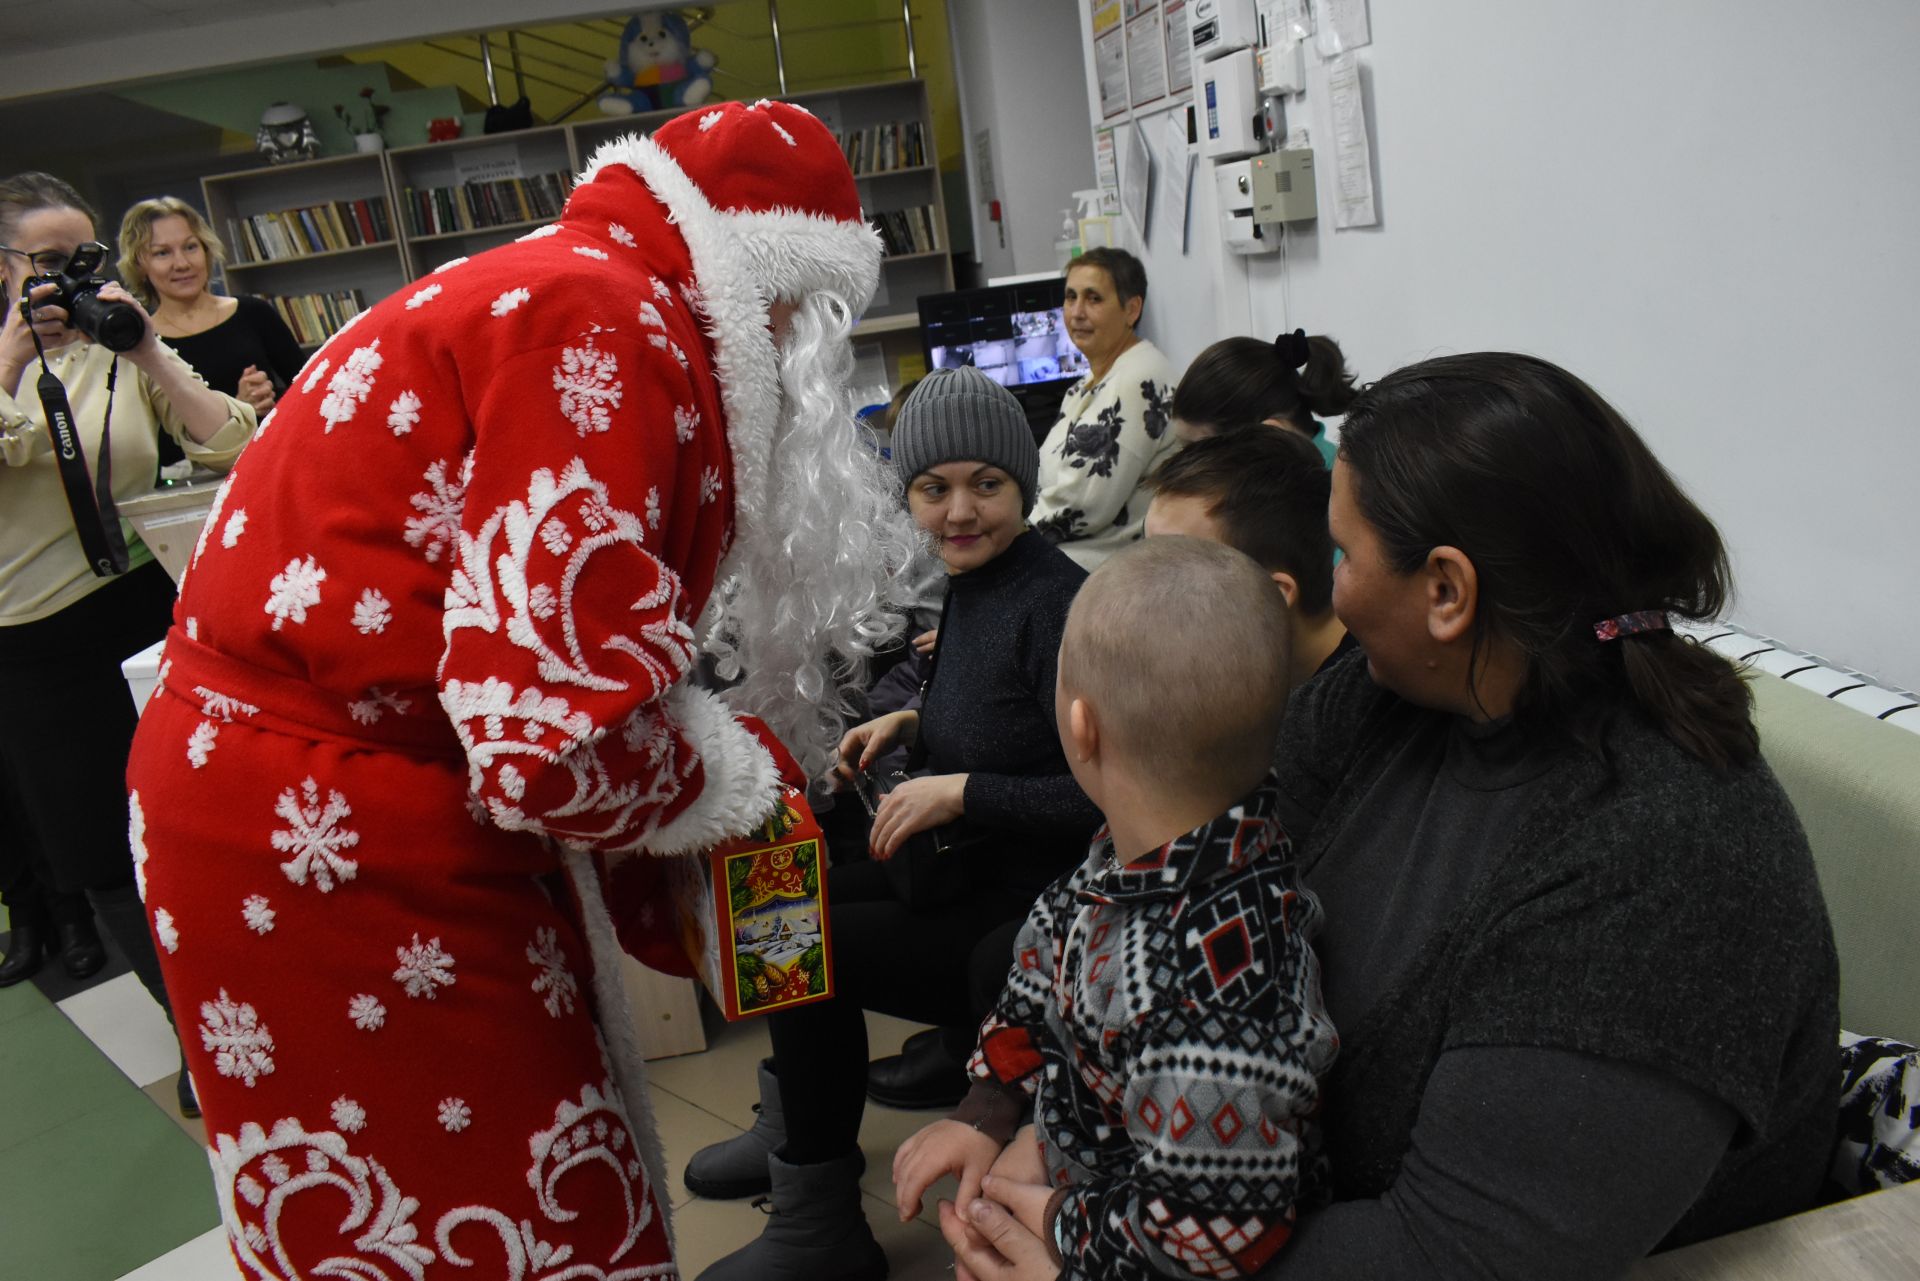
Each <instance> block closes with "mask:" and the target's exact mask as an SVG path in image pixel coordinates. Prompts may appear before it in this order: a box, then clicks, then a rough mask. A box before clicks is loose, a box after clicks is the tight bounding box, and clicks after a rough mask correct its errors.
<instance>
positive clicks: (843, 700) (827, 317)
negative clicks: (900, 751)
mask: <svg viewBox="0 0 1920 1281" xmlns="http://www.w3.org/2000/svg"><path fill="white" fill-rule="evenodd" d="M850 320H851V317H850V315H849V313H848V310H847V308H846V305H845V304H844V303H842V302H841V301H840V300H839V299H838V298H835V297H833V296H831V295H826V294H817V295H814V296H812V297H810V298H808V299H807V300H806V301H805V302H804V303H802V304H801V306H800V307H799V309H798V310H796V311H795V313H794V315H793V320H792V323H791V326H790V328H789V329H788V331H787V335H786V341H785V343H784V345H783V347H782V350H781V353H780V384H781V392H782V401H781V412H780V424H779V426H778V428H777V429H776V431H775V433H774V440H773V451H772V458H771V459H770V460H768V465H767V469H766V475H767V494H766V500H765V506H764V508H763V509H762V510H760V511H758V512H755V513H753V514H752V518H751V519H748V520H741V521H737V522H736V524H737V525H738V526H739V527H740V528H742V529H743V530H744V531H746V532H745V533H744V534H743V535H742V537H741V538H740V540H739V541H738V543H737V544H736V545H735V547H734V548H733V550H732V552H731V554H730V555H729V556H728V558H727V562H726V564H725V565H724V566H723V567H722V571H721V576H722V582H721V583H720V585H719V586H718V587H717V588H716V590H715V593H714V601H713V606H714V608H713V613H712V614H711V615H710V619H709V624H710V625H709V628H708V631H707V645H706V648H707V651H708V653H710V654H712V655H714V656H715V658H716V659H717V660H718V662H717V670H718V674H719V675H720V676H721V678H722V679H729V680H730V679H733V678H734V677H735V676H736V675H737V676H738V683H737V684H735V685H733V686H732V687H731V688H729V689H728V691H727V699H728V701H729V702H730V703H732V704H733V705H734V706H735V707H737V708H739V709H740V710H742V711H746V712H751V713H753V714H755V715H757V716H759V717H761V718H762V719H763V720H765V721H766V722H767V724H768V726H769V727H771V728H772V730H773V731H774V733H775V734H777V735H778V736H779V737H780V740H781V741H782V742H783V743H785V744H786V745H787V747H788V749H789V750H791V751H792V752H793V754H794V755H795V757H797V758H798V759H799V761H800V765H801V768H802V769H804V770H805V771H806V772H807V774H808V775H809V776H810V777H819V776H821V775H823V774H825V773H826V771H827V770H828V769H830V768H831V767H832V764H833V760H834V750H835V748H836V747H837V746H838V744H839V741H840V737H841V734H842V733H843V732H844V728H845V716H846V711H847V708H848V706H849V705H850V704H849V699H850V698H851V696H853V695H855V694H857V693H858V692H859V690H860V686H861V675H862V664H861V663H860V662H859V661H858V660H861V659H865V658H867V657H870V656H871V655H872V654H873V652H874V650H875V648H876V647H877V646H878V645H880V644H881V643H882V642H884V641H885V640H887V639H888V638H890V637H892V636H894V635H896V634H897V633H898V630H899V627H900V618H899V615H898V610H899V608H900V604H901V602H903V601H904V600H905V598H906V586H907V585H906V583H905V581H904V579H905V575H906V572H907V569H908V566H909V565H910V563H911V561H912V555H913V546H914V542H913V537H914V535H913V531H912V524H911V521H910V520H909V519H908V517H907V514H906V511H905V508H904V506H903V504H902V503H901V500H900V494H899V488H898V482H897V480H896V479H895V478H894V475H893V473H892V471H891V469H889V468H886V467H885V466H884V465H883V464H882V463H881V462H880V460H879V457H878V455H877V453H876V452H875V451H874V450H873V449H872V448H871V447H870V445H869V444H868V443H867V442H866V441H864V440H863V439H862V438H861V431H860V429H859V428H858V427H857V426H856V425H855V423H854V420H853V414H852V400H851V397H850V396H849V394H848V391H847V378H848V376H849V375H850V374H851V372H852V367H853V352H852V348H851V347H850V346H849V344H848V341H847V331H848V329H849V327H850ZM739 501H750V499H747V498H741V499H739Z"/></svg>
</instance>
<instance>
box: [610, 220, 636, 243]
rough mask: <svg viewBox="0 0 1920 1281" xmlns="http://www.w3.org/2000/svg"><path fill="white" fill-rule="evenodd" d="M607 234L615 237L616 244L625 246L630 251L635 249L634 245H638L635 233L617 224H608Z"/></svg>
mask: <svg viewBox="0 0 1920 1281" xmlns="http://www.w3.org/2000/svg"><path fill="white" fill-rule="evenodd" d="M607 234H608V235H609V236H611V237H613V241H614V243H615V244H617V245H622V246H625V247H626V248H628V249H631V248H633V247H634V245H635V244H636V243H638V242H637V241H635V240H634V238H633V233H632V232H631V231H628V230H627V229H626V228H625V227H622V226H621V225H620V224H619V223H617V222H610V223H608V224H607Z"/></svg>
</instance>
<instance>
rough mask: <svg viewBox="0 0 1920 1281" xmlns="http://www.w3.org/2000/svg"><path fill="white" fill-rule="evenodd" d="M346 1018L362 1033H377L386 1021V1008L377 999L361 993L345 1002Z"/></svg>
mask: <svg viewBox="0 0 1920 1281" xmlns="http://www.w3.org/2000/svg"><path fill="white" fill-rule="evenodd" d="M347 1017H348V1018H350V1019H352V1020H353V1025H354V1026H355V1027H357V1028H359V1029H360V1030H361V1031H362V1032H377V1031H379V1030H380V1028H381V1027H382V1026H384V1025H385V1023H386V1021H387V1007H386V1006H384V1005H382V1004H380V998H379V997H377V996H370V995H368V994H367V993H365V992H362V993H361V994H360V995H359V996H356V997H354V998H353V999H352V1000H351V1001H348V1002H347Z"/></svg>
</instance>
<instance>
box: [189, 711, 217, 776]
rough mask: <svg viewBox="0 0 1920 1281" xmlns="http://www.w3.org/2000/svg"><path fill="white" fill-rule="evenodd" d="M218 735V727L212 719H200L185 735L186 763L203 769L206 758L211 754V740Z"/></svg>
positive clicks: (212, 743)
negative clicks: (191, 731)
mask: <svg viewBox="0 0 1920 1281" xmlns="http://www.w3.org/2000/svg"><path fill="white" fill-rule="evenodd" d="M219 736H220V727H219V726H218V725H215V724H214V723H213V722H212V721H201V722H200V723H199V724H198V725H197V726H195V727H194V730H193V733H191V734H189V735H187V763H188V764H189V765H191V766H193V767H194V768H195V769H205V768H206V765H207V759H208V758H209V757H211V756H212V755H213V748H214V742H213V740H214V739H216V738H218V737H219Z"/></svg>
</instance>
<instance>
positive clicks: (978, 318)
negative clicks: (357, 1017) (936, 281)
mask: <svg viewBox="0 0 1920 1281" xmlns="http://www.w3.org/2000/svg"><path fill="white" fill-rule="evenodd" d="M1065 296H1066V285H1065V282H1064V281H1062V280H1060V279H1059V278H1057V277H1056V278H1053V279H1050V280H1040V281H1030V282H1028V283H1025V284H1017V285H989V286H988V287H986V288H984V289H962V290H959V291H957V292H954V293H949V294H926V295H923V296H922V297H921V299H920V343H921V346H922V348H923V349H924V350H925V354H926V358H927V368H928V369H957V368H960V367H961V366H963V365H972V366H973V367H974V368H975V369H978V370H979V371H980V372H981V373H983V374H985V375H986V376H987V377H989V378H991V379H993V380H994V381H995V382H997V383H999V384H1000V385H1001V386H1003V387H1006V388H1008V389H1009V390H1011V391H1012V392H1013V393H1014V394H1015V395H1016V396H1019V397H1021V400H1022V403H1023V404H1024V403H1029V402H1030V401H1031V400H1033V399H1042V400H1051V401H1052V402H1053V403H1054V404H1056V405H1057V404H1058V403H1059V399H1060V395H1061V393H1063V392H1065V390H1066V389H1067V388H1068V387H1070V386H1071V385H1072V384H1073V383H1074V381H1075V380H1076V379H1078V378H1080V377H1081V375H1083V374H1085V373H1086V372H1087V358H1086V356H1084V355H1083V354H1081V351H1080V349H1079V348H1078V347H1075V346H1074V345H1073V340H1072V339H1070V338H1069V337H1067V325H1066V320H1065V318H1064V317H1063V316H1062V315H1061V312H1060V306H1061V303H1062V301H1063V300H1064V299H1065Z"/></svg>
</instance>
